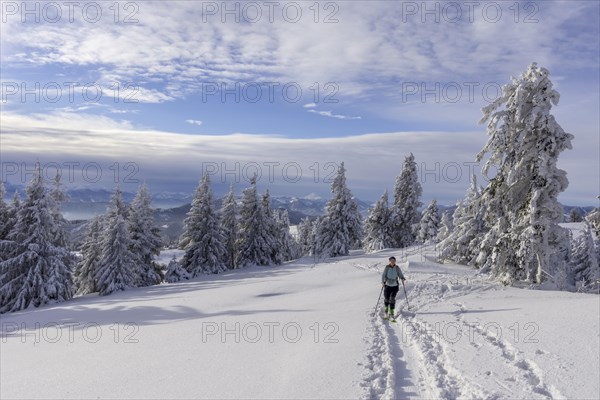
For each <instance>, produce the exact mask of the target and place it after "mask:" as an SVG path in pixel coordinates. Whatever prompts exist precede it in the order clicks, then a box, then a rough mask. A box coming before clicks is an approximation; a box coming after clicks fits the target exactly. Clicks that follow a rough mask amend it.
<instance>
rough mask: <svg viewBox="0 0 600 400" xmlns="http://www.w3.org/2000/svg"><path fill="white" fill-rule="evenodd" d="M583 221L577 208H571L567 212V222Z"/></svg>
mask: <svg viewBox="0 0 600 400" xmlns="http://www.w3.org/2000/svg"><path fill="white" fill-rule="evenodd" d="M581 221H583V215H581V211H579V209H577V208H572V209H571V212H570V213H569V222H581Z"/></svg>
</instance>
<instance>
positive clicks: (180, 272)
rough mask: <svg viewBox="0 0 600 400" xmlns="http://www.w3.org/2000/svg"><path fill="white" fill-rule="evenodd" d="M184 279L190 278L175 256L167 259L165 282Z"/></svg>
mask: <svg viewBox="0 0 600 400" xmlns="http://www.w3.org/2000/svg"><path fill="white" fill-rule="evenodd" d="M184 279H190V274H189V273H188V272H187V271H186V270H185V268H183V267H182V266H181V263H180V262H179V261H177V259H176V258H175V256H173V259H172V260H171V261H169V265H168V267H167V272H165V282H169V283H173V282H179V281H182V280H184Z"/></svg>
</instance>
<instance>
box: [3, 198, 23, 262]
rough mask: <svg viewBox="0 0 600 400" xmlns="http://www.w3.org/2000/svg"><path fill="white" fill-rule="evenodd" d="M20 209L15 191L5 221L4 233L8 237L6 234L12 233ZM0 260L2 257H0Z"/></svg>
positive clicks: (19, 200)
mask: <svg viewBox="0 0 600 400" xmlns="http://www.w3.org/2000/svg"><path fill="white" fill-rule="evenodd" d="M20 209H21V197H20V196H19V192H18V191H16V190H15V194H14V195H13V198H12V201H11V203H10V206H9V207H8V215H7V219H6V221H5V227H4V229H5V231H6V235H7V237H8V234H9V233H10V232H11V231H12V229H13V227H14V226H15V225H16V224H17V215H18V214H19V210H20ZM0 259H2V256H1V255H0Z"/></svg>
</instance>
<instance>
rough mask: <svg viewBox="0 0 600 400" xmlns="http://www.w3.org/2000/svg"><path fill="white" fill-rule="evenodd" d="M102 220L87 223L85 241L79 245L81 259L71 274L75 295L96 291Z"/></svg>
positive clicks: (94, 219) (95, 219)
mask: <svg viewBox="0 0 600 400" xmlns="http://www.w3.org/2000/svg"><path fill="white" fill-rule="evenodd" d="M103 231H104V225H103V218H102V217H101V216H98V217H95V218H93V219H92V220H91V221H89V222H88V225H87V232H86V236H85V240H84V241H83V244H82V245H81V258H80V260H79V263H78V265H77V268H76V270H75V272H74V273H73V281H74V283H75V288H76V290H77V294H81V295H83V294H88V293H94V292H97V291H98V288H97V286H98V285H97V284H96V276H95V275H96V270H97V268H98V262H99V261H100V255H101V252H102V232H103Z"/></svg>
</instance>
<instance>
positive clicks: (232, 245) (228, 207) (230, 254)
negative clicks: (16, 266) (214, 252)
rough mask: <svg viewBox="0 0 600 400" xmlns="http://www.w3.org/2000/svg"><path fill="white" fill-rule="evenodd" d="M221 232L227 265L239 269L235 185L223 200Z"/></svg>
mask: <svg viewBox="0 0 600 400" xmlns="http://www.w3.org/2000/svg"><path fill="white" fill-rule="evenodd" d="M220 213H221V231H222V234H223V238H224V240H223V243H224V245H225V265H226V266H227V268H229V269H235V268H236V267H237V260H236V258H237V240H238V236H237V235H238V222H237V205H236V204H235V194H234V192H233V183H232V184H231V187H230V188H229V193H227V196H225V199H224V200H223V206H222V207H221V212H220Z"/></svg>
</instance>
